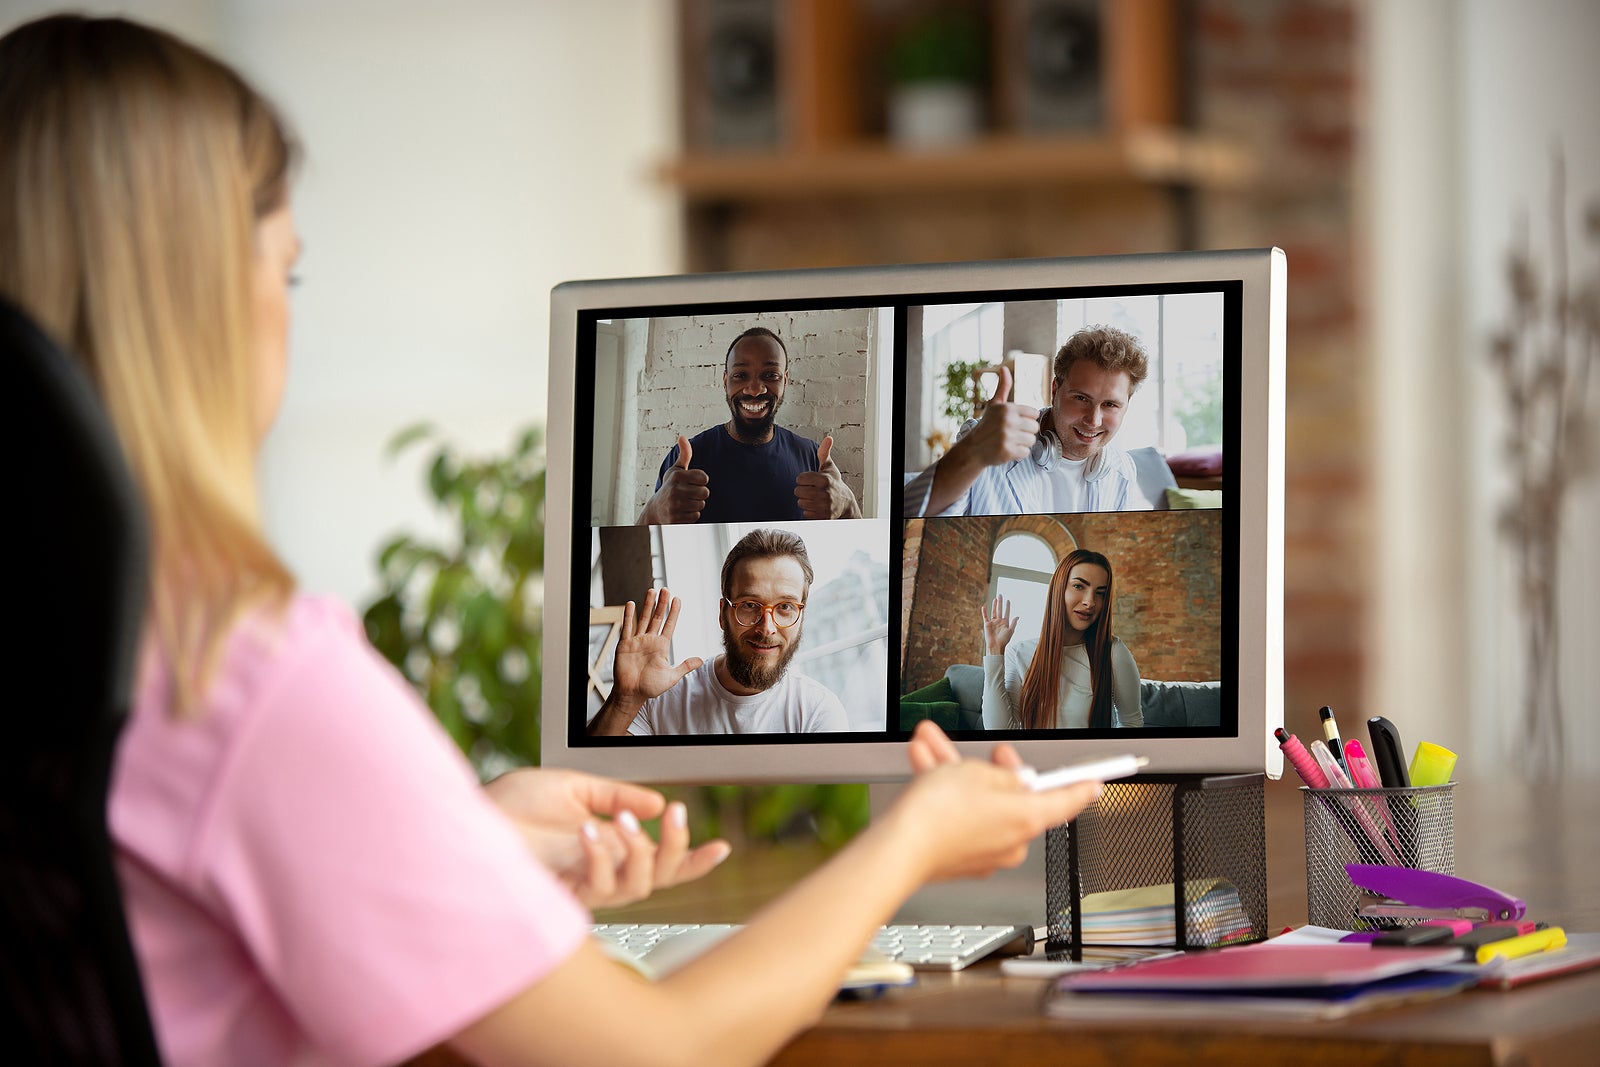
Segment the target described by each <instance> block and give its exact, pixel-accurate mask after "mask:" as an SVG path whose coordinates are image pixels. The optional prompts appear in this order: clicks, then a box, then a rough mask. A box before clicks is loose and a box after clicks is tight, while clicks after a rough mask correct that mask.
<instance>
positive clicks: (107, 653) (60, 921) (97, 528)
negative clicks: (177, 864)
mask: <svg viewBox="0 0 1600 1067" xmlns="http://www.w3.org/2000/svg"><path fill="white" fill-rule="evenodd" d="M0 379H3V380H5V381H9V383H10V384H9V385H7V386H5V387H4V388H3V389H0V397H3V398H4V404H5V407H6V409H7V410H6V413H5V418H4V419H3V420H0V421H3V423H4V426H5V431H4V432H5V438H6V442H7V443H6V448H5V452H4V455H5V457H6V462H7V468H8V469H7V470H6V476H5V483H6V484H5V487H4V493H5V498H6V514H7V519H6V526H7V527H8V529H7V544H8V546H9V547H10V551H9V552H8V553H7V557H8V558H7V559H6V560H5V565H6V572H5V573H6V583H7V584H8V585H9V587H10V588H9V590H8V592H9V594H10V595H9V596H8V597H7V598H6V603H5V612H6V614H7V615H9V616H10V617H11V620H12V625H10V626H8V627H7V629H9V630H10V631H11V632H12V633H13V635H17V636H14V637H13V638H12V639H11V640H10V641H8V642H7V643H6V645H5V646H3V647H5V650H6V652H7V653H8V656H7V668H8V669H7V671H6V679H5V682H4V686H5V690H6V701H5V703H6V706H7V707H6V713H5V716H4V718H3V719H0V1061H4V1062H7V1063H30V1064H31V1063H39V1064H57V1063H61V1064H156V1063H158V1062H159V1057H158V1054H157V1051H156V1044H155V1037H154V1034H153V1033H152V1029H151V1023H150V1016H149V1013H148V1010H147V1008H146V1004H145V999H144V990H143V986H142V985H141V982H140V979H139V971H138V967H137V965H136V963H135V961H134V956H133V948H132V945H131V943H130V941H129V937H128V928H127V921H126V918H125V916H124V914H123V910H122V898H121V893H120V890H119V887H118V884H117V878H116V873H115V871H114V869H113V867H112V851H111V840H110V836H109V833H108V830H107V826H106V795H107V790H108V787H109V779H110V773H111V766H112V758H113V755H114V753H115V749H116V743H117V736H118V734H119V733H120V731H121V729H122V725H123V722H124V721H125V720H126V718H127V715H128V708H129V700H130V694H131V690H132V680H133V673H134V666H135V660H136V657H137V650H138V639H139V623H140V619H141V616H142V614H143V611H144V600H145V586H146V580H147V578H146V573H147V563H148V555H149V545H148V535H147V532H146V529H145V524H144V517H143V513H142V511H141V510H140V505H139V501H138V496H137V493H136V491H135V489H134V486H133V482H132V479H131V478H130V476H129V474H128V469H127V466H126V464H125V463H124V461H123V458H122V452H121V450H120V448H119V447H118V445H117V440H116V437H115V435H114V434H113V432H112V430H111V426H110V424H109V422H108V420H107V419H106V416H105V414H104V412H103V411H102V410H101V407H100V403H99V399H98V397H97V396H96V395H95V393H94V390H93V389H92V388H91V387H90V385H89V382H88V380H87V378H86V377H85V376H84V373H83V371H82V370H81V368H80V367H79V365H78V363H77V362H76V361H75V360H74V359H72V358H71V357H69V356H68V355H67V354H66V353H65V352H64V351H63V350H62V349H61V348H60V347H59V346H57V345H56V344H55V343H54V342H53V341H51V340H50V339H49V338H48V337H46V336H45V335H44V333H42V332H41V331H40V330H39V329H38V328H37V327H36V326H35V325H34V324H33V323H32V322H31V321H30V320H29V319H28V318H27V317H26V316H24V315H23V314H22V313H21V312H19V311H18V310H17V309H16V308H14V307H12V306H11V305H9V304H7V303H5V302H4V301H0Z"/></svg>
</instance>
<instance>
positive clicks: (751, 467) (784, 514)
mask: <svg viewBox="0 0 1600 1067" xmlns="http://www.w3.org/2000/svg"><path fill="white" fill-rule="evenodd" d="M788 361H789V355H788V351H787V350H786V349H785V348H784V346H783V341H782V340H780V339H779V337H778V335H777V334H775V333H773V332H772V331H771V330H769V329H767V328H766V327H764V326H755V327H752V328H750V329H748V330H746V331H745V332H744V333H742V334H740V335H739V336H738V337H736V338H735V339H734V341H733V344H732V345H730V346H729V347H728V354H727V356H726V358H725V360H724V362H723V374H722V387H723V392H724V394H725V396H726V399H727V401H728V410H729V412H730V414H731V415H732V417H731V418H730V419H729V420H728V421H727V422H725V423H723V424H722V425H720V426H713V427H711V428H710V429H709V430H704V431H702V432H700V433H697V434H695V435H694V436H693V437H687V436H685V435H683V434H679V435H678V444H677V445H676V446H675V447H674V448H672V449H671V450H670V451H668V453H667V457H666V459H664V460H662V462H661V470H660V473H659V474H658V475H657V477H656V491H655V494H654V495H653V496H652V497H651V498H650V499H649V501H648V502H646V504H645V506H644V510H643V511H641V512H640V513H639V519H638V521H639V523H640V524H641V525H666V524H669V523H684V522H707V523H710V522H769V521H773V520H778V519H857V518H860V517H861V507H860V505H859V504H857V503H856V498H855V495H854V494H853V493H851V492H850V488H849V487H848V486H847V485H845V482H844V478H843V477H842V476H841V475H840V473H839V468H838V465H837V464H836V463H834V461H833V460H832V459H831V458H830V456H829V453H830V452H831V451H832V448H833V438H832V437H831V436H830V437H825V438H823V441H822V444H820V445H818V444H817V443H816V442H814V441H811V440H809V439H808V438H805V437H801V436H800V435H799V434H796V433H793V432H791V431H789V430H786V429H784V428H783V427H781V426H778V425H777V424H776V419H777V414H778V408H779V407H780V406H782V404H783V391H784V388H785V386H787V385H788V381H789V374H788Z"/></svg>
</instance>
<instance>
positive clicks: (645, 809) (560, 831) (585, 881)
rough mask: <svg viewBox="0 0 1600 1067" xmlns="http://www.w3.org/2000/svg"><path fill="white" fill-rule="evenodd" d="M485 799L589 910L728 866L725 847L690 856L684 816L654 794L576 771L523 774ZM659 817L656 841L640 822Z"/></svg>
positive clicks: (494, 785) (493, 785)
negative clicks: (725, 863)
mask: <svg viewBox="0 0 1600 1067" xmlns="http://www.w3.org/2000/svg"><path fill="white" fill-rule="evenodd" d="M484 791H485V792H486V793H488V795H489V798H490V799H491V800H493V801H494V802H495V803H496V804H497V805H498V806H499V807H500V809H501V810H502V811H504V812H505V813H506V814H507V815H508V816H510V817H511V820H512V822H514V823H515V824H516V826H517V829H518V830H520V831H521V833H522V837H523V840H524V841H526V842H527V845H528V850H529V851H530V852H532V853H533V854H534V855H535V856H536V857H538V858H539V860H540V861H541V862H543V863H544V864H545V866H547V867H549V868H550V869H551V870H552V871H553V872H555V874H556V876H557V877H558V878H560V879H561V880H562V881H563V882H565V883H566V884H567V886H568V888H570V889H571V890H572V891H573V893H574V895H576V896H577V898H578V899H579V900H581V901H582V902H583V903H584V904H585V905H586V906H587V907H590V908H598V907H617V906H620V905H622V904H629V903H633V902H634V901H638V900H643V899H644V898H646V897H648V896H649V895H650V894H651V893H652V892H653V891H654V890H656V889H664V888H666V887H667V886H671V885H677V884H678V883H680V882H687V881H690V880H692V879H695V878H699V877H700V876H701V875H704V874H706V873H707V872H709V871H710V870H711V869H712V868H713V867H715V866H716V865H717V864H719V863H721V862H722V861H723V860H724V859H726V858H727V856H728V853H729V851H730V846H729V845H728V843H727V842H726V841H722V840H716V841H709V842H707V843H705V844H703V845H701V846H699V847H698V848H694V849H691V848H689V827H688V818H687V814H686V812H685V811H684V807H683V805H682V804H681V803H673V804H670V805H669V804H667V802H666V799H665V798H664V797H662V795H661V794H660V793H657V792H656V791H655V790H654V789H646V788H644V787H643V786H637V785H630V784H628V783H626V782H616V781H612V780H611V779H609V778H599V777H596V776H595V775H591V774H584V773H582V772H580V771H569V770H557V769H552V768H543V767H527V768H522V769H520V770H515V771H511V772H509V773H507V774H503V775H501V776H500V777H498V778H496V779H495V780H494V781H492V782H490V783H489V784H488V785H486V786H484ZM657 816H661V834H660V837H661V840H660V842H659V843H657V842H656V841H653V840H651V838H650V835H649V834H647V833H645V832H644V829H643V827H642V826H640V820H642V819H653V818H656V817H657Z"/></svg>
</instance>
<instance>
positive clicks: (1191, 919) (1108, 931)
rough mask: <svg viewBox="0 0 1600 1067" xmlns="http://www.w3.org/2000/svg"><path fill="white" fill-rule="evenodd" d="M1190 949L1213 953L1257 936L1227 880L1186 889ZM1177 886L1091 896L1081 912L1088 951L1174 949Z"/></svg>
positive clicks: (1204, 881)
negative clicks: (1142, 947)
mask: <svg viewBox="0 0 1600 1067" xmlns="http://www.w3.org/2000/svg"><path fill="white" fill-rule="evenodd" d="M1183 890H1184V898H1185V904H1184V915H1185V918H1186V925H1187V930H1186V931H1185V933H1186V935H1187V937H1186V940H1187V943H1188V944H1189V945H1190V946H1192V947H1207V948H1212V947H1216V946H1218V945H1228V944H1232V943H1234V942H1236V941H1243V940H1247V939H1248V938H1250V937H1251V936H1252V934H1253V933H1254V931H1255V927H1254V925H1253V924H1252V923H1251V921H1250V916H1249V915H1248V914H1246V912H1245V910H1244V905H1243V904H1241V903H1240V901H1239V890H1238V889H1236V888H1235V887H1234V885H1233V883H1232V882H1229V881H1228V880H1227V879H1224V878H1200V879H1195V880H1192V881H1189V882H1186V883H1184V887H1183ZM1172 893H1173V886H1172V883H1171V882H1166V883H1163V884H1161V885H1147V886H1139V887H1137V888H1135V889H1118V890H1113V891H1111V892H1106V893H1090V894H1088V895H1087V896H1085V897H1084V898H1083V900H1082V902H1081V903H1080V905H1079V907H1080V909H1081V910H1082V912H1083V943H1084V944H1086V945H1097V944H1098V945H1173V944H1176V943H1177V940H1178V931H1177V928H1176V925H1175V924H1174V922H1173V906H1172Z"/></svg>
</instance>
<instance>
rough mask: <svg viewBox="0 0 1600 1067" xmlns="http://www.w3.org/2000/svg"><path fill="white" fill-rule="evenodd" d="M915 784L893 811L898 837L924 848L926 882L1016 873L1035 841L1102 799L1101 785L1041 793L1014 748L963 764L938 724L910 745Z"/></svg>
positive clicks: (923, 728)
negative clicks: (1026, 779) (1026, 778)
mask: <svg viewBox="0 0 1600 1067" xmlns="http://www.w3.org/2000/svg"><path fill="white" fill-rule="evenodd" d="M909 752H910V756H911V766H912V769H913V770H915V771H916V772H917V777H916V779H915V780H914V781H913V782H912V783H911V786H910V787H909V788H908V789H907V790H906V791H905V792H904V793H903V794H901V796H900V799H899V801H898V802H897V803H896V804H895V805H894V806H893V807H892V808H890V810H889V813H888V818H889V819H890V820H892V821H893V822H895V823H896V824H897V826H896V830H895V831H894V832H895V833H897V834H906V835H908V836H909V837H911V838H912V839H914V840H915V841H917V842H918V850H917V856H918V857H919V859H920V860H921V861H922V863H923V864H925V866H924V868H923V877H924V879H925V880H927V881H941V880H944V879H949V878H974V877H978V878H981V877H986V876H988V875H990V874H993V873H994V872H995V871H997V870H999V869H1000V868H1002V867H1015V866H1017V865H1018V864H1020V863H1021V862H1022V861H1023V859H1024V858H1025V857H1026V856H1027V854H1028V844H1029V842H1031V841H1032V840H1033V839H1034V838H1036V837H1038V836H1039V835H1040V834H1042V833H1044V832H1045V831H1046V830H1048V829H1050V828H1051V827H1052V826H1059V825H1060V824H1062V823H1064V822H1068V821H1070V820H1071V819H1073V818H1074V817H1075V816H1076V815H1077V814H1078V813H1079V812H1080V811H1082V810H1083V809H1084V808H1085V807H1087V806H1088V805H1089V804H1090V803H1092V802H1093V801H1094V799H1095V798H1096V797H1098V796H1099V795H1100V791H1101V789H1102V788H1103V786H1102V783H1100V782H1080V783H1078V784H1077V785H1072V786H1067V787H1065V788H1061V789H1049V790H1045V791H1044V792H1042V793H1036V792H1034V791H1033V790H1031V789H1029V788H1028V787H1027V786H1025V785H1024V784H1023V783H1022V779H1021V778H1020V777H1018V776H1017V768H1019V767H1021V766H1022V759H1021V757H1019V756H1018V755H1017V751H1016V749H1014V748H1012V747H1011V746H1010V745H1008V744H1004V743H1002V744H999V745H996V746H995V747H994V749H993V750H992V751H991V753H990V756H989V761H988V762H985V761H982V760H972V759H962V758H961V754H960V752H958V751H957V750H956V747H955V745H954V744H953V743H952V742H951V741H950V739H949V738H948V737H946V736H945V734H944V732H943V731H942V730H940V729H939V728H938V727H937V726H935V725H934V724H933V723H932V722H929V721H926V720H924V721H923V722H919V723H918V724H917V729H916V731H915V732H914V733H913V734H912V736H911V743H910V747H909Z"/></svg>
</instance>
